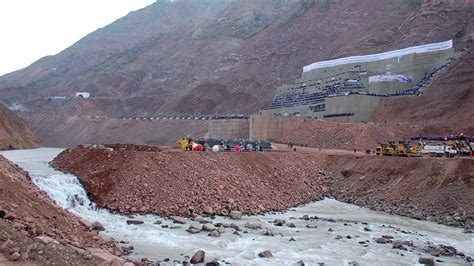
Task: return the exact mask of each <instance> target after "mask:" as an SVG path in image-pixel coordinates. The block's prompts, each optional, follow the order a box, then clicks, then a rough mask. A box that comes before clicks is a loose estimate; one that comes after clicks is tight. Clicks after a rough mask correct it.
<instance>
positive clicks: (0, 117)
mask: <svg viewBox="0 0 474 266" xmlns="http://www.w3.org/2000/svg"><path fill="white" fill-rule="evenodd" d="M37 146H38V144H37V142H36V138H35V137H34V136H33V133H32V132H31V130H30V128H29V127H28V125H27V123H26V121H25V120H23V119H22V118H20V117H18V116H17V115H16V114H15V113H13V112H12V111H10V110H9V109H8V108H7V107H5V106H4V105H2V104H0V150H5V149H26V148H34V147H37Z"/></svg>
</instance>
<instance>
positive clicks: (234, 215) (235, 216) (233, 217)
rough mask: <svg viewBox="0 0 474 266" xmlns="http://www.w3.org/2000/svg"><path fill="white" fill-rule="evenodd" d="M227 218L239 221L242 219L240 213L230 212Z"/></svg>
mask: <svg viewBox="0 0 474 266" xmlns="http://www.w3.org/2000/svg"><path fill="white" fill-rule="evenodd" d="M229 217H230V218H231V219H233V220H240V219H242V213H241V212H239V211H231V212H230V213H229Z"/></svg>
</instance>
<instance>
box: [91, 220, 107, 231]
mask: <svg viewBox="0 0 474 266" xmlns="http://www.w3.org/2000/svg"><path fill="white" fill-rule="evenodd" d="M91 227H92V229H93V230H95V231H105V227H104V226H103V225H102V224H101V223H99V222H93V223H92V224H91Z"/></svg>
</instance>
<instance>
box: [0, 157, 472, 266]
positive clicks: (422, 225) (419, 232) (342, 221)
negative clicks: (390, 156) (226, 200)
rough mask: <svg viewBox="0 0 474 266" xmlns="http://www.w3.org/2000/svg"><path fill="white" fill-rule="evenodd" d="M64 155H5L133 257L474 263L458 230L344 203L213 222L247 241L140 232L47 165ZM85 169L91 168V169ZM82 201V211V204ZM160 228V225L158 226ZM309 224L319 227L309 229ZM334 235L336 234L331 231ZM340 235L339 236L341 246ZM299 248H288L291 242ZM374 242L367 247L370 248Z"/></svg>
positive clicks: (148, 219) (151, 225)
mask: <svg viewBox="0 0 474 266" xmlns="http://www.w3.org/2000/svg"><path fill="white" fill-rule="evenodd" d="M59 152H61V149H52V148H40V149H34V150H20V151H6V152H2V154H3V155H4V156H5V157H7V158H8V159H9V160H11V161H13V162H15V163H17V164H19V165H20V166H21V167H22V168H24V169H25V170H27V171H28V172H29V173H30V175H31V177H32V179H33V182H34V183H35V184H36V185H37V186H38V187H40V188H41V189H42V190H44V191H46V192H47V193H48V195H49V196H50V197H51V198H52V199H54V200H55V201H56V202H57V204H59V205H60V206H61V207H63V208H65V209H67V210H69V211H70V212H71V213H74V214H76V215H78V216H80V217H82V218H84V219H86V220H88V221H89V222H91V223H92V222H95V221H99V222H100V223H101V224H102V225H103V226H104V227H105V228H106V230H105V231H104V232H101V235H102V237H104V238H114V239H116V240H119V241H120V240H123V241H128V242H129V243H130V244H131V245H133V246H134V247H135V252H134V253H133V254H131V255H130V256H131V257H132V258H136V259H139V258H143V257H146V258H149V259H152V260H163V259H165V258H170V259H171V261H173V260H175V259H176V260H183V259H184V256H186V255H188V256H192V255H193V254H194V252H195V251H196V250H198V249H202V250H205V251H206V260H209V259H213V258H218V259H219V260H224V261H225V262H229V263H231V264H233V265H234V264H237V265H261V264H267V265H291V264H293V263H295V262H297V261H299V260H302V261H304V263H305V264H306V265H318V264H317V263H319V262H324V263H325V264H326V265H348V264H349V262H351V261H357V262H359V263H360V264H361V265H416V264H417V263H418V258H419V257H420V256H427V257H430V256H429V254H426V253H424V252H423V251H422V249H421V248H422V247H424V246H426V245H429V244H431V245H440V244H442V245H450V246H453V247H455V248H456V249H457V250H458V251H460V252H463V253H464V254H466V255H467V256H471V257H474V238H473V235H472V234H466V233H463V232H462V231H463V230H462V229H460V228H453V227H448V226H443V225H438V224H435V223H431V222H426V221H418V220H414V219H410V218H406V217H401V216H396V215H389V214H386V213H383V212H375V211H371V210H368V209H366V208H360V207H357V206H354V205H350V204H345V203H341V202H338V201H336V200H332V199H325V200H322V201H318V202H314V203H310V204H307V205H304V206H300V207H297V208H292V209H290V210H288V211H287V212H284V213H273V214H267V215H258V216H244V217H243V219H242V220H239V221H231V220H229V219H228V218H225V217H216V218H215V219H214V220H213V221H214V223H215V222H228V223H229V222H234V223H237V224H239V225H240V226H241V228H243V230H244V231H245V230H247V231H248V232H247V233H244V232H240V233H241V236H239V235H236V234H233V230H231V229H230V228H229V229H226V232H224V233H223V234H222V236H221V237H218V238H213V237H210V236H207V233H205V232H201V233H199V234H195V235H192V234H189V233H188V232H186V231H185V230H186V229H187V228H188V226H189V224H191V223H192V221H188V224H186V225H182V226H181V227H180V228H173V229H170V228H163V227H162V225H170V226H175V225H173V224H172V222H171V221H170V220H168V219H165V218H162V217H159V216H155V215H135V216H134V219H135V220H142V221H144V224H141V225H127V223H126V221H127V220H128V219H130V217H126V216H123V215H118V214H112V213H110V212H109V211H107V210H105V209H97V208H95V206H94V203H92V202H91V201H90V200H89V198H88V197H87V194H86V192H85V190H84V188H83V187H82V186H81V184H80V183H79V181H78V179H77V178H76V177H75V176H73V175H70V174H64V173H62V172H59V171H56V170H54V169H53V168H51V167H50V166H49V164H48V162H49V161H51V160H52V159H53V158H54V157H55V156H56V155H57V154H58V153H59ZM84 167H87V165H85V166H84ZM81 201H82V203H83V204H79V203H80V202H81ZM305 214H307V215H309V216H317V217H319V218H332V219H335V222H334V221H328V220H327V219H318V220H314V221H305V220H302V219H299V218H300V217H302V216H303V215H305ZM274 219H285V220H286V221H287V223H288V222H293V223H294V224H295V225H296V227H295V228H290V227H287V226H282V227H277V226H275V225H273V224H272V223H270V221H273V220H274ZM156 221H161V222H162V224H161V225H160V224H155V222H156ZM246 222H251V223H255V222H258V223H261V224H262V227H263V228H264V229H265V228H266V227H268V228H270V229H271V230H272V231H273V233H274V234H275V236H265V235H263V233H262V232H263V231H264V229H261V230H251V229H246V228H244V224H245V223H246ZM308 224H310V225H313V226H317V228H307V227H306V226H307V225H308ZM330 229H331V230H330ZM382 235H390V236H393V237H394V238H395V239H398V240H408V241H412V242H413V244H414V246H415V248H412V247H408V251H404V250H400V249H393V248H392V244H378V243H376V242H375V241H374V238H376V237H381V236H382ZM337 236H341V237H342V238H341V239H336V238H339V237H337ZM292 238H293V239H294V240H295V241H290V239H292ZM366 241H368V242H366ZM267 249H269V250H271V251H272V253H273V257H272V258H269V259H262V258H259V257H258V256H257V254H258V253H259V252H261V251H263V250H267ZM436 259H439V260H441V261H443V262H442V263H444V264H446V265H469V263H468V262H466V261H465V260H463V259H462V258H460V257H439V258H436Z"/></svg>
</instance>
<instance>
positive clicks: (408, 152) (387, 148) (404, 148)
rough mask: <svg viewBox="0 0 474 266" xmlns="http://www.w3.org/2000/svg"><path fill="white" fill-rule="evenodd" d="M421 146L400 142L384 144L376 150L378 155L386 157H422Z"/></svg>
mask: <svg viewBox="0 0 474 266" xmlns="http://www.w3.org/2000/svg"><path fill="white" fill-rule="evenodd" d="M420 148H421V146H420V145H418V146H412V145H411V144H410V142H405V141H399V142H398V143H396V142H395V141H389V142H388V144H385V143H382V144H380V146H378V147H376V148H375V154H376V155H385V156H401V157H418V156H421V153H420Z"/></svg>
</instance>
